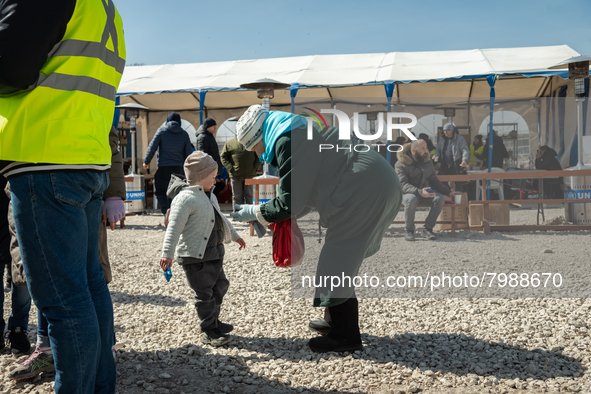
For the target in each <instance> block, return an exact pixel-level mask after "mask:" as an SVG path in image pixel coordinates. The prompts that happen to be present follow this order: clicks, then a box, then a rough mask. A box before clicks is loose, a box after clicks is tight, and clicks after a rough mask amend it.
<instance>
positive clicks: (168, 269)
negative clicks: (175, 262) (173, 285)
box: [164, 267, 172, 282]
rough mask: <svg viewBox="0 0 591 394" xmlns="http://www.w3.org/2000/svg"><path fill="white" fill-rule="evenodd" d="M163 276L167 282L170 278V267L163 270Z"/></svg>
mask: <svg viewBox="0 0 591 394" xmlns="http://www.w3.org/2000/svg"><path fill="white" fill-rule="evenodd" d="M164 277H165V278H166V281H167V282H170V278H172V271H171V270H170V267H168V268H167V269H166V271H164Z"/></svg>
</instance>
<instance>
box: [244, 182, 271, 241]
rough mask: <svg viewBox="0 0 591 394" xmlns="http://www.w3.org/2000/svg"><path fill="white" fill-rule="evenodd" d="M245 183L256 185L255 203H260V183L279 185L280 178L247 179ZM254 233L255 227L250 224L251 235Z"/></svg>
mask: <svg viewBox="0 0 591 394" xmlns="http://www.w3.org/2000/svg"><path fill="white" fill-rule="evenodd" d="M244 185H254V205H259V190H260V185H279V178H266V179H265V178H263V179H254V178H251V179H245V180H244ZM253 235H254V227H253V226H252V224H251V225H250V236H251V237H252V236H253Z"/></svg>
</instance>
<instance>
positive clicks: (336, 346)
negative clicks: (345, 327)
mask: <svg viewBox="0 0 591 394" xmlns="http://www.w3.org/2000/svg"><path fill="white" fill-rule="evenodd" d="M308 346H310V349H312V351H313V352H316V353H325V352H354V351H356V350H363V344H362V343H361V340H359V342H357V341H354V342H351V341H348V340H346V339H334V338H331V337H330V336H328V335H324V336H321V337H316V338H312V339H310V341H309V342H308Z"/></svg>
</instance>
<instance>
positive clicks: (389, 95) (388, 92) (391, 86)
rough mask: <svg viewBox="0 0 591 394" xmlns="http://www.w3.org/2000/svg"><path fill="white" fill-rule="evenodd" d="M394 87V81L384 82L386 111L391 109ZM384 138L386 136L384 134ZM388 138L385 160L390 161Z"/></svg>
mask: <svg viewBox="0 0 591 394" xmlns="http://www.w3.org/2000/svg"><path fill="white" fill-rule="evenodd" d="M395 88H396V83H395V82H386V83H385V84H384V89H386V97H387V98H388V113H390V111H391V110H392V96H393V95H394V89H395ZM386 138H388V137H387V136H386ZM390 142H391V141H390V139H388V140H387V142H386V160H387V161H388V163H390V158H391V156H392V153H391V152H390V149H389V148H390Z"/></svg>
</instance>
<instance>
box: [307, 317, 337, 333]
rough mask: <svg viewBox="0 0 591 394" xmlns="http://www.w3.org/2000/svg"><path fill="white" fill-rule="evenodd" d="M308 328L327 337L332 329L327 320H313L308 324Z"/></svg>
mask: <svg viewBox="0 0 591 394" xmlns="http://www.w3.org/2000/svg"><path fill="white" fill-rule="evenodd" d="M308 328H309V329H310V330H312V331H314V332H317V333H319V334H322V335H326V334H328V333H329V332H330V330H331V328H332V327H331V325H330V323H328V322H327V321H326V320H324V319H322V320H312V321H311V322H310V323H309V324H308Z"/></svg>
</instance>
